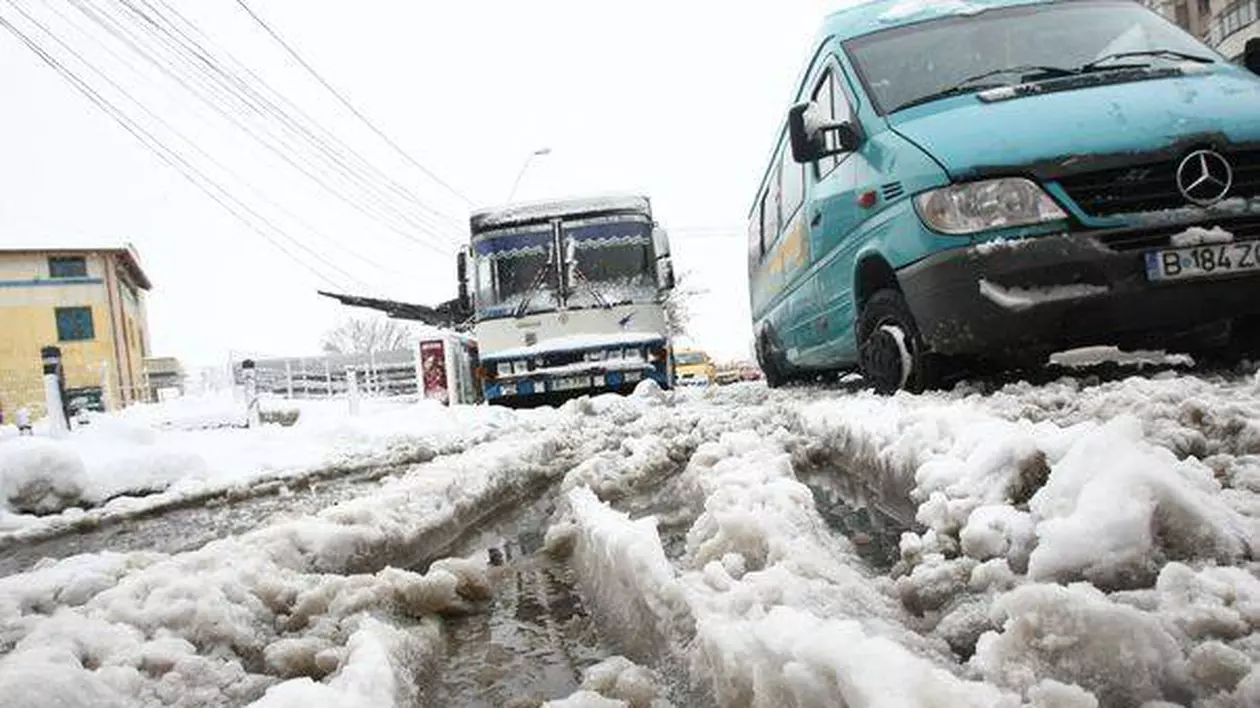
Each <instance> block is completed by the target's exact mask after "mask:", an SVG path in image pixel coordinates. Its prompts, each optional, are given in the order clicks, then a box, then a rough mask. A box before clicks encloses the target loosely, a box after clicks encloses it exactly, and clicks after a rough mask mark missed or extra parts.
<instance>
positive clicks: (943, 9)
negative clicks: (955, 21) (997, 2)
mask: <svg viewBox="0 0 1260 708" xmlns="http://www.w3.org/2000/svg"><path fill="white" fill-rule="evenodd" d="M983 9H984V6H983V5H977V4H975V3H970V2H966V0H902V1H901V2H899V3H897V4H896V5H893V6H892V7H891V8H889V9H888V10H886V11H884V13H883V14H881V15H880V16H879V20H880V22H887V23H900V22H904V21H906V20H910V19H913V18H915V17H916V16H919V15H923V14H928V13H930V14H931V15H933V16H937V15H973V14H975V13H977V12H980V11H982V10H983Z"/></svg>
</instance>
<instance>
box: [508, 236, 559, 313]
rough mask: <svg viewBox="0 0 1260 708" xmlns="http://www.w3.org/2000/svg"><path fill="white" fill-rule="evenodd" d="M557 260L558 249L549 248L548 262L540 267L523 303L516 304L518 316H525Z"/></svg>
mask: <svg viewBox="0 0 1260 708" xmlns="http://www.w3.org/2000/svg"><path fill="white" fill-rule="evenodd" d="M555 262H556V251H555V249H554V248H551V247H548V248H547V263H546V264H545V265H543V267H542V268H539V269H538V275H536V276H534V282H532V283H530V285H529V290H526V291H525V297H523V298H521V304H519V305H517V306H516V313H515V316H516V317H518V318H519V317H524V316H525V312H526V311H527V310H528V309H529V303H530V301H532V300H533V299H534V295H536V294H538V291H539V289H541V288H542V284H543V281H545V280H546V279H547V275H548V274H550V273H551V267H552V265H553V264H554V263H555Z"/></svg>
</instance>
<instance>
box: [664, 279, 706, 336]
mask: <svg viewBox="0 0 1260 708" xmlns="http://www.w3.org/2000/svg"><path fill="white" fill-rule="evenodd" d="M690 282H691V272H690V271H688V272H686V273H682V274H680V275H677V276H675V279H674V289H673V290H670V291H669V292H668V293H666V294H665V299H664V301H663V302H662V303H661V304H662V305H663V306H664V307H665V326H666V327H667V328H668V329H669V334H670V336H671V337H678V336H681V335H684V334H686V333H687V323H688V322H690V321H691V307H690V305H691V300H692V298H694V297H695V296H697V295H702V294H704V293H705V292H708V291H707V290H702V289H700V288H696V287H691V286H689V285H688V283H690Z"/></svg>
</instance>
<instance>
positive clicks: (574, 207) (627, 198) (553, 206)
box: [472, 195, 651, 231]
mask: <svg viewBox="0 0 1260 708" xmlns="http://www.w3.org/2000/svg"><path fill="white" fill-rule="evenodd" d="M614 210H624V211H636V212H640V213H644V214H649V213H651V206H650V204H649V202H648V199H647V198H646V197H641V196H632V195H606V196H597V197H579V198H572V199H562V200H547V201H538V202H523V203H520V204H509V205H504V206H500V207H492V208H486V209H481V210H478V211H475V212H473V214H472V222H473V224H474V227H473V228H474V230H478V231H480V230H484V229H489V228H495V227H499V226H509V225H512V224H518V223H523V222H528V221H542V220H546V219H553V218H559V217H563V216H566V215H570V214H584V213H590V212H596V211H614Z"/></svg>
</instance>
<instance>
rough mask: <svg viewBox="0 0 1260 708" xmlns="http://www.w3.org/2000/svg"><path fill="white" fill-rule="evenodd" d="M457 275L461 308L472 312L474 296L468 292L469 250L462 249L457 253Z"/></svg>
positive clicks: (462, 310)
mask: <svg viewBox="0 0 1260 708" xmlns="http://www.w3.org/2000/svg"><path fill="white" fill-rule="evenodd" d="M455 277H456V278H458V279H459V309H460V311H461V312H465V313H467V312H472V309H473V307H472V297H471V296H470V295H469V293H468V252H467V251H460V252H459V253H458V254H456V255H455Z"/></svg>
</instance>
